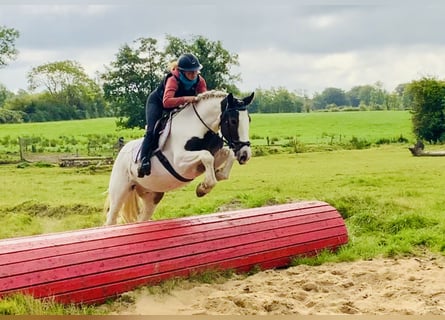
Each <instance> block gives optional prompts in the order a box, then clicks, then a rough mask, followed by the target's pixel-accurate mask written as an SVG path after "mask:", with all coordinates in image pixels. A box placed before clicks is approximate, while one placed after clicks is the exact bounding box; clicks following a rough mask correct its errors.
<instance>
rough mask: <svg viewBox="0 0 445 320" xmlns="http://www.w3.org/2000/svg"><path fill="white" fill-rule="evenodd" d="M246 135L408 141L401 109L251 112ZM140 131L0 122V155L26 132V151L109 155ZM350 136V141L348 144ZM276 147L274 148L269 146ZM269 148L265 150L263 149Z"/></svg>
mask: <svg viewBox="0 0 445 320" xmlns="http://www.w3.org/2000/svg"><path fill="white" fill-rule="evenodd" d="M251 117H252V123H251V132H250V133H251V140H252V144H253V146H254V148H255V149H260V150H259V151H263V152H257V153H256V154H264V149H261V147H262V146H265V145H269V147H277V148H278V149H279V150H278V151H279V152H281V149H282V147H283V146H285V147H288V148H290V149H291V150H295V151H298V152H306V151H323V150H333V149H358V148H362V147H368V146H369V145H373V144H376V143H388V142H395V141H397V140H400V138H401V137H402V138H403V140H404V141H413V140H414V137H413V135H412V133H411V121H410V117H411V116H410V114H409V112H407V111H378V112H377V111H376V112H329V113H308V114H306V113H302V114H273V115H271V114H252V115H251ZM143 134H144V132H143V130H140V129H131V130H130V129H125V130H123V129H119V128H116V124H115V119H112V118H102V119H92V120H82V121H60V122H48V123H24V124H6V125H2V126H1V135H0V160H1V159H5V158H6V159H7V160H12V159H15V160H17V159H19V146H18V138H19V137H22V138H23V137H27V138H28V139H27V141H28V144H29V146H28V153H27V154H26V155H25V158H26V156H28V157H31V156H32V155H33V154H32V153H33V152H37V153H39V152H45V153H56V154H65V155H66V154H78V155H104V156H107V155H112V154H113V152H114V150H113V145H114V144H115V143H116V142H117V139H118V138H119V137H124V139H125V141H128V140H131V139H135V138H139V137H142V136H143ZM351 140H352V143H351ZM271 151H272V152H276V150H271ZM269 152H270V150H269Z"/></svg>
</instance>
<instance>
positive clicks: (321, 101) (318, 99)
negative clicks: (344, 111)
mask: <svg viewBox="0 0 445 320" xmlns="http://www.w3.org/2000/svg"><path fill="white" fill-rule="evenodd" d="M313 103H314V108H315V109H325V108H326V107H327V106H328V105H330V104H335V105H336V106H337V107H340V106H345V105H349V101H348V98H347V97H346V94H345V92H344V91H343V90H342V89H338V88H326V89H324V90H323V92H322V93H321V94H318V93H316V94H315V95H314V98H313Z"/></svg>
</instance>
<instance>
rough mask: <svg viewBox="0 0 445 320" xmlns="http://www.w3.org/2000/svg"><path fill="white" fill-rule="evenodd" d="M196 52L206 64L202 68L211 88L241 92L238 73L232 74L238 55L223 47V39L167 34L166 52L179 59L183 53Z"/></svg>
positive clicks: (202, 62) (201, 61)
mask: <svg viewBox="0 0 445 320" xmlns="http://www.w3.org/2000/svg"><path fill="white" fill-rule="evenodd" d="M185 52H190V53H193V54H195V55H196V56H197V57H198V59H199V62H200V63H201V64H202V65H203V66H204V68H203V69H202V70H201V74H202V76H203V77H204V78H205V79H206V82H207V87H208V88H209V89H225V90H227V91H230V92H232V93H235V94H239V90H238V88H237V87H236V86H235V82H237V81H239V80H240V76H239V75H238V74H231V71H230V70H231V68H232V67H233V66H238V65H239V62H238V55H237V54H232V53H230V52H229V51H227V50H226V49H224V48H223V46H222V43H221V41H210V40H208V39H206V38H205V37H203V36H195V37H193V38H192V39H191V40H186V39H180V38H178V37H174V36H171V35H168V36H167V46H166V48H165V54H166V55H167V57H170V58H172V59H177V58H178V57H179V56H180V55H181V54H182V53H185Z"/></svg>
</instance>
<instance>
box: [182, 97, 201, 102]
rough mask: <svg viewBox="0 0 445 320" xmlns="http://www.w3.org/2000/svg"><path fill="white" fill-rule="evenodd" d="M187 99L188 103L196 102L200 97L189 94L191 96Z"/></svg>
mask: <svg viewBox="0 0 445 320" xmlns="http://www.w3.org/2000/svg"><path fill="white" fill-rule="evenodd" d="M185 101H186V102H187V103H194V102H196V101H198V99H197V98H196V97H195V96H189V97H185Z"/></svg>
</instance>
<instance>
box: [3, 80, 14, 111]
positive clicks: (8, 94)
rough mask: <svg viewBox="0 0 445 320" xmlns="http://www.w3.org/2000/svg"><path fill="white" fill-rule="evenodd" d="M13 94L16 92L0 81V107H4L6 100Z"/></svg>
mask: <svg viewBox="0 0 445 320" xmlns="http://www.w3.org/2000/svg"><path fill="white" fill-rule="evenodd" d="M12 96H14V93H12V92H11V91H9V90H8V89H6V87H5V86H4V85H3V84H1V83H0V108H2V107H3V105H4V104H5V101H6V100H7V99H8V98H11V97H12Z"/></svg>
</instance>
